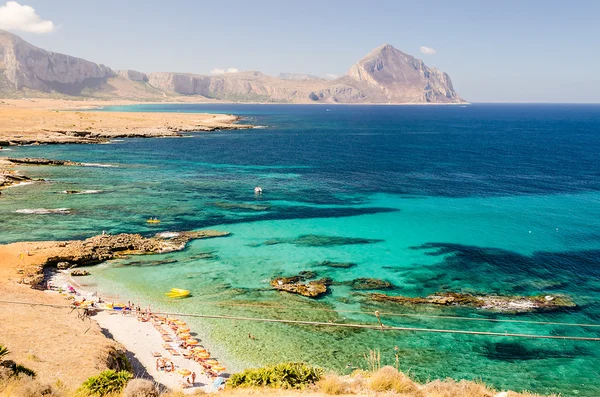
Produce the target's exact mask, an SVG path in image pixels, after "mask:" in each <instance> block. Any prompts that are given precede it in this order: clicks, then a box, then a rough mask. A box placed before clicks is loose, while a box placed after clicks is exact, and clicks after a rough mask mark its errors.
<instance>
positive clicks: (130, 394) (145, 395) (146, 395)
mask: <svg viewBox="0 0 600 397" xmlns="http://www.w3.org/2000/svg"><path fill="white" fill-rule="evenodd" d="M123 397H158V390H157V389H156V385H155V384H154V382H152V381H149V380H146V379H132V380H130V381H129V383H127V386H125V389H124V390H123Z"/></svg>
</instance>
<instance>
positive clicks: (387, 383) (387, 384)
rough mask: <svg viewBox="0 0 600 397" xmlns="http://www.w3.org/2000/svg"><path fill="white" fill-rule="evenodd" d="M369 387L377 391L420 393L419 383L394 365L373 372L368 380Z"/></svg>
mask: <svg viewBox="0 0 600 397" xmlns="http://www.w3.org/2000/svg"><path fill="white" fill-rule="evenodd" d="M367 385H368V387H369V389H371V390H373V391H376V392H384V391H393V392H395V393H404V394H406V393H413V394H415V395H418V393H417V391H418V390H419V388H418V386H417V384H416V383H415V382H413V381H412V380H411V379H410V378H409V377H408V376H407V375H405V374H404V373H402V372H398V370H397V369H396V368H394V367H390V366H386V367H383V368H381V369H380V370H378V371H377V372H375V373H373V374H372V375H371V377H370V378H369V381H368V382H367Z"/></svg>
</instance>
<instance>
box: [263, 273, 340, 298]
mask: <svg viewBox="0 0 600 397" xmlns="http://www.w3.org/2000/svg"><path fill="white" fill-rule="evenodd" d="M315 276H316V274H315V273H314V272H301V273H300V274H298V275H297V276H292V277H276V278H274V279H273V280H271V286H272V287H273V288H275V289H276V290H278V291H285V292H290V293H292V294H298V295H302V296H306V297H308V298H318V297H320V296H323V295H325V294H326V293H328V292H329V288H328V287H329V285H331V279H330V278H327V277H325V278H321V279H319V280H311V281H306V280H307V279H310V278H314V277H315Z"/></svg>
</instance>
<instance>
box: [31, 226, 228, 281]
mask: <svg viewBox="0 0 600 397" xmlns="http://www.w3.org/2000/svg"><path fill="white" fill-rule="evenodd" d="M228 235H229V233H228V232H220V231H217V230H201V231H193V232H165V233H159V234H157V235H155V236H153V237H143V236H141V235H139V234H127V233H122V234H116V235H110V234H102V235H98V236H94V237H90V238H88V239H87V240H73V241H64V242H59V243H56V245H55V246H54V247H52V248H50V251H49V253H48V254H47V255H45V256H44V258H43V260H42V261H41V262H38V263H39V265H36V267H35V269H30V270H28V271H27V272H26V273H25V272H23V273H22V274H23V275H24V276H23V277H22V278H21V281H20V282H21V283H23V284H29V285H31V286H32V287H38V286H40V285H41V284H42V283H43V281H44V275H43V269H44V268H46V267H56V268H58V269H60V270H66V269H70V268H73V267H77V266H86V265H95V264H98V263H100V262H103V261H106V260H109V259H113V258H116V257H121V256H126V255H141V254H154V253H165V252H172V251H179V250H182V249H184V248H185V246H186V244H187V243H188V242H189V241H191V240H196V239H207V238H215V237H225V236H228Z"/></svg>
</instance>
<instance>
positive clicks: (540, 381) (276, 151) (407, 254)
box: [0, 104, 600, 397]
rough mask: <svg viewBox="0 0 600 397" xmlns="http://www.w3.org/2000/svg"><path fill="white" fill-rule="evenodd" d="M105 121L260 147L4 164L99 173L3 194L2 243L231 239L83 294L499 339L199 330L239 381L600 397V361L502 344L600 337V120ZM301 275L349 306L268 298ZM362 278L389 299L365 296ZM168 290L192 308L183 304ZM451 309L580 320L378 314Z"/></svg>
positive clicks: (190, 143)
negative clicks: (320, 379)
mask: <svg viewBox="0 0 600 397" xmlns="http://www.w3.org/2000/svg"><path fill="white" fill-rule="evenodd" d="M104 110H107V111H109V110H119V111H130V112H143V111H155V112H188V113H194V112H208V113H231V114H236V115H239V116H241V117H242V120H241V123H246V124H252V125H254V126H257V127H258V128H255V129H250V130H240V131H216V132H211V133H206V132H198V133H185V134H184V136H183V137H181V138H161V139H115V140H113V141H111V142H110V143H107V144H99V145H51V146H43V145H42V146H27V147H11V148H10V149H11V150H10V151H1V152H0V156H11V157H13V156H14V157H26V156H27V157H46V158H52V159H69V160H73V161H78V162H83V163H85V164H86V165H87V166H85V167H52V166H38V167H32V166H21V167H18V169H20V170H22V171H23V172H24V173H26V174H27V175H29V176H31V177H35V178H43V179H44V180H45V181H44V182H36V183H33V184H29V185H24V186H18V187H12V188H9V189H6V190H3V192H2V196H1V198H0V243H10V242H16V241H23V240H67V239H83V238H87V237H90V236H93V235H96V234H100V233H102V232H103V231H105V232H106V233H111V234H115V233H122V232H126V233H141V234H143V235H153V234H155V233H158V232H174V231H184V230H198V229H205V228H209V229H217V230H222V231H228V232H231V235H230V236H229V237H225V238H218V239H208V240H197V241H193V242H191V243H190V244H189V245H188V247H187V248H186V249H185V250H184V251H181V252H175V253H168V254H161V255H144V256H131V257H128V258H125V259H118V260H112V261H108V262H106V263H103V264H101V265H98V266H94V267H91V268H90V271H91V272H92V276H90V277H88V278H86V279H85V281H82V283H84V284H85V285H88V286H90V287H94V288H97V289H98V290H100V291H102V292H103V293H105V294H106V295H107V296H111V297H114V298H113V299H114V300H118V301H133V302H140V304H141V306H143V307H147V306H148V305H150V306H151V307H152V309H153V310H162V311H168V312H173V313H184V314H198V315H210V316H224V317H238V318H240V317H244V318H253V319H269V320H271V319H280V320H299V321H314V322H321V323H327V324H329V323H331V324H340V323H345V324H368V325H375V326H377V325H379V320H378V318H377V316H376V314H375V312H376V311H378V313H379V319H380V320H381V323H382V324H383V325H384V326H387V327H404V328H416V329H423V328H426V329H436V330H447V331H455V330H458V331H476V332H491V333H497V334H500V335H482V334H477V333H475V334H457V333H452V332H424V331H422V330H421V331H414V330H393V331H392V330H381V329H377V328H375V329H360V328H348V327H336V326H334V325H320V326H313V325H306V324H290V323H277V322H266V321H251V320H232V319H230V318H201V317H186V318H185V319H186V321H187V322H188V324H189V325H190V326H191V328H192V330H193V331H195V332H197V334H198V338H199V339H200V340H201V343H202V344H203V345H204V346H206V347H208V348H209V349H210V350H211V352H212V353H213V356H215V357H217V358H218V359H219V360H220V361H222V362H223V363H224V364H225V365H226V366H227V368H228V372H235V371H237V370H240V369H242V368H245V367H249V366H261V365H266V364H270V363H277V362H282V361H305V362H308V363H311V364H314V365H319V366H321V367H323V368H325V369H327V370H334V371H337V372H339V373H350V372H352V371H353V370H354V369H356V368H363V369H367V368H368V365H369V363H368V357H369V354H370V352H376V353H378V354H379V355H380V357H381V359H380V364H381V365H396V363H397V365H398V366H399V368H400V369H401V370H403V371H405V372H407V373H409V374H410V376H412V377H413V378H415V379H417V380H419V381H421V382H425V381H428V380H433V379H437V378H453V379H457V380H458V379H469V380H477V381H483V382H485V383H487V384H489V385H491V386H493V387H496V388H498V389H513V390H531V391H534V392H538V393H561V395H562V396H589V397H597V396H600V342H598V341H593V340H592V341H585V340H570V339H538V338H529V337H515V336H505V335H506V334H526V335H537V336H569V337H585V338H600V302H599V301H598V298H599V296H600V295H599V293H600V155H599V148H600V105H562V104H560V105H559V104H471V105H464V106H461V105H457V106H363V105H352V106H344V105H313V106H310V105H275V104H272V105H271V104H264V105H251V104H177V105H174V104H169V105H166V104H164V105H163V104H161V105H135V106H121V107H113V108H105V109H104ZM256 186H260V187H262V189H263V193H262V194H255V193H254V188H255V187H256ZM66 190H78V191H80V192H81V193H84V194H64V191H66ZM56 209H62V210H59V211H54V210H56ZM47 210H53V211H47ZM151 217H157V218H158V219H160V221H161V222H160V223H159V224H148V223H147V222H146V220H147V219H149V218H151ZM300 272H313V274H310V276H314V277H316V278H322V277H329V278H330V279H331V280H332V283H333V284H332V285H331V286H330V292H329V293H328V294H327V295H325V296H323V297H321V298H319V299H311V298H306V297H303V296H299V295H293V294H289V293H285V292H278V291H275V290H273V289H272V287H271V286H270V284H269V282H270V280H271V279H273V278H274V277H277V276H294V275H297V274H299V273H300ZM359 278H375V279H378V280H383V281H387V282H389V283H391V287H390V288H387V289H381V290H377V289H373V290H367V289H361V284H360V283H353V280H356V279H359ZM375 287H376V286H375ZM171 288H183V289H188V290H190V291H191V294H192V295H191V297H189V298H187V299H181V300H171V299H170V298H168V297H167V296H165V292H168V291H169V290H170V289H171ZM437 292H459V293H472V294H484V295H511V296H513V295H514V296H534V295H535V296H538V295H541V296H545V295H552V296H557V295H564V296H566V297H569V298H570V299H572V300H573V301H574V302H575V303H576V307H572V308H564V309H560V310H556V311H548V312H536V313H507V312H498V311H489V310H483V309H478V308H468V307H452V306H449V307H445V306H443V307H432V306H426V305H420V306H403V305H400V304H394V303H382V302H377V301H375V300H374V299H373V295H372V294H373V293H384V294H388V295H402V296H409V297H424V296H427V295H430V294H435V293H437Z"/></svg>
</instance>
